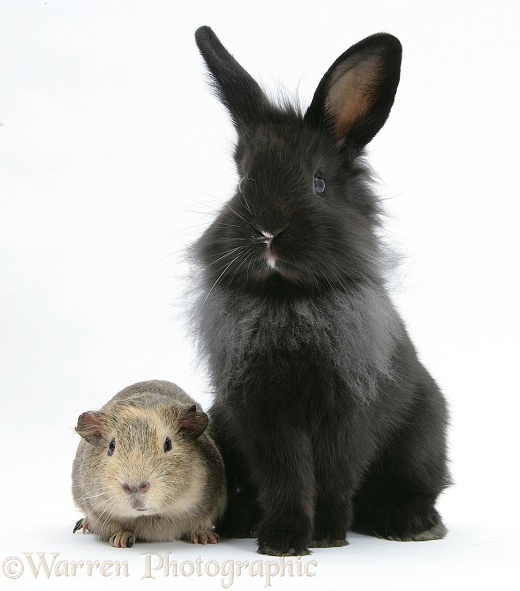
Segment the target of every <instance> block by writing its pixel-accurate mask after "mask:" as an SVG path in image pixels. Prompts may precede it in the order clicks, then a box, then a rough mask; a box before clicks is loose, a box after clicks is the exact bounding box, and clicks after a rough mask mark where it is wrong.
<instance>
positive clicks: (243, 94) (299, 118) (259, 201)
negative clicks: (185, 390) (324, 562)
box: [192, 27, 449, 555]
mask: <svg viewBox="0 0 520 591" xmlns="http://www.w3.org/2000/svg"><path fill="white" fill-rule="evenodd" d="M196 41H197V44H198V47H199V49H200V51H201V54H202V56H203V57H204V59H205V61H206V63H207V65H208V68H209V72H210V75H211V77H212V82H213V85H214V87H215V88H216V90H217V93H218V96H219V97H220V99H221V100H222V101H223V103H224V104H225V105H226V107H227V109H228V110H229V112H230V115H231V117H232V120H233V122H234V125H235V127H236V130H237V133H238V142H237V146H236V151H235V159H236V163H237V168H238V172H239V175H240V183H239V186H238V188H237V191H236V193H235V195H234V196H233V197H232V198H231V200H230V201H229V203H228V204H226V205H225V206H224V207H223V208H222V210H221V211H220V213H219V215H218V216H217V218H216V219H215V221H214V222H213V223H212V224H211V226H210V227H209V228H208V229H207V230H206V232H205V233H204V234H203V236H202V237H201V238H200V239H199V240H198V241H197V243H196V244H195V245H194V247H193V250H192V257H193V260H194V262H195V264H196V266H197V268H198V269H199V274H198V281H199V282H198V296H197V299H196V301H195V303H194V306H193V313H192V321H193V327H194V329H195V331H196V334H197V336H198V340H199V344H200V347H201V351H202V353H203V354H204V355H205V358H206V359H207V361H208V365H209V371H210V377H211V381H212V385H213V388H214V390H215V394H216V397H215V401H214V404H213V406H212V408H211V410H210V414H211V416H212V419H213V423H214V425H215V427H216V429H217V431H218V434H219V437H220V441H221V443H222V448H223V453H224V458H225V463H226V469H227V478H228V487H229V506H228V510H227V512H226V514H225V516H224V518H223V520H222V521H221V523H220V524H219V531H220V533H221V534H222V535H225V536H230V537H249V536H255V537H257V538H258V548H259V552H261V553H267V554H274V555H301V554H306V553H308V551H309V550H308V549H309V547H316V546H320V547H325V546H340V545H345V544H346V543H347V542H346V535H347V532H348V531H349V530H350V529H352V528H358V529H360V530H363V531H367V532H370V533H374V534H376V535H378V536H382V537H386V538H389V539H398V540H428V539H436V538H440V537H443V536H444V535H445V533H446V528H445V527H444V525H443V523H442V521H441V518H440V516H439V514H438V513H437V511H436V509H435V507H434V505H435V501H436V498H437V496H438V495H439V493H440V492H441V491H442V490H443V489H444V487H445V486H447V485H448V483H449V476H448V471H447V467H446V424H447V411H446V404H445V401H444V398H443V396H442V394H441V392H440V390H439V388H438V387H437V385H436V384H435V382H434V381H433V379H432V378H431V377H430V375H429V374H428V372H427V371H426V369H425V368H424V367H423V365H422V364H421V363H420V361H419V360H418V358H417V354H416V351H415V348H414V345H413V344H412V342H411V340H410V338H409V336H408V334H407V331H406V329H405V326H404V324H403V322H402V320H401V319H400V317H399V315H398V313H397V311H396V310H395V308H394V306H393V305H392V303H391V301H390V299H389V297H388V295H387V291H386V287H385V272H386V266H385V253H384V249H383V246H382V244H381V242H380V240H379V238H378V234H379V226H380V213H381V212H380V208H379V203H378V200H377V198H376V196H375V195H374V192H373V190H372V188H371V182H370V175H369V171H368V168H367V166H366V165H365V163H364V161H363V148H364V146H365V145H366V143H367V142H368V141H370V140H371V139H372V137H373V136H374V135H375V134H376V133H377V132H378V131H379V129H380V128H381V127H382V125H383V124H384V122H385V120H386V118H387V116H388V114H389V112H390V109H391V107H392V104H393V100H394V95H395V91H396V89H397V85H398V82H399V72H400V63H401V46H400V43H399V41H398V40H397V39H396V38H395V37H392V36H391V35H386V34H379V35H374V36H372V37H369V38H367V39H365V40H364V41H361V42H360V43H358V44H356V45H354V46H353V47H351V48H350V49H349V50H347V51H346V52H345V53H344V54H343V55H342V56H340V57H339V58H338V60H336V62H334V64H333V65H332V67H331V68H330V70H329V71H328V72H327V73H326V74H325V76H324V77H323V79H322V81H321V82H320V84H319V86H318V88H317V90H316V93H315V96H314V99H313V101H312V103H311V106H310V107H309V109H308V111H307V112H306V113H305V114H301V113H300V112H299V111H298V109H296V108H292V107H288V106H284V107H280V106H277V105H273V104H271V103H270V102H269V101H268V100H267V98H266V97H265V95H264V93H263V92H262V90H261V89H260V87H259V86H258V84H257V83H256V82H255V81H254V80H253V79H252V78H251V76H250V75H249V74H247V72H246V71H245V70H244V69H243V68H242V67H241V66H240V65H239V64H238V63H237V62H236V61H235V60H234V58H233V57H232V56H231V55H230V54H229V53H228V52H227V50H226V49H225V48H224V47H223V46H222V44H221V43H220V41H219V40H218V39H217V37H216V36H215V34H214V33H213V31H212V30H211V29H210V28H209V27H201V28H200V29H198V31H197V32H196ZM344 97H345V98H344ZM315 176H318V177H319V178H320V179H323V180H324V182H325V189H324V191H321V189H322V188H323V187H322V185H320V184H318V185H315V182H316V181H315Z"/></svg>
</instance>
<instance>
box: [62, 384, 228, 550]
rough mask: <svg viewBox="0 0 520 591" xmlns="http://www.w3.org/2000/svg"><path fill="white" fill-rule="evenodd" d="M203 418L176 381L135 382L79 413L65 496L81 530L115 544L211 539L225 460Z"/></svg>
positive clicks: (222, 497)
mask: <svg viewBox="0 0 520 591" xmlns="http://www.w3.org/2000/svg"><path fill="white" fill-rule="evenodd" d="M207 425H208V417H207V415H206V414H205V413H203V412H202V411H201V409H200V407H199V406H198V405H196V403H195V402H194V401H193V400H192V399H191V398H190V397H189V396H188V395H187V394H186V393H185V392H184V391H183V390H182V389H181V388H179V387H178V386H176V385H175V384H172V383H170V382H165V381H148V382H139V383H137V384H134V385H133V386H129V387H127V388H125V389H124V390H122V391H121V392H119V393H118V394H116V395H115V396H114V397H113V398H112V399H111V400H110V401H109V402H107V403H106V404H105V405H104V406H103V407H102V408H101V410H100V411H89V412H85V413H83V414H82V415H80V417H79V419H78V425H77V427H76V431H77V432H78V433H79V434H80V435H81V436H82V439H81V441H80V442H79V446H78V450H77V453H76V457H75V459H74V464H73V468H72V494H73V497H74V500H75V502H76V504H77V506H78V507H79V508H80V509H81V510H82V511H83V512H84V514H85V517H84V518H83V519H81V520H80V521H78V523H77V524H76V527H75V528H74V531H76V530H77V529H80V528H82V529H83V531H86V530H88V531H90V532H92V533H94V534H96V535H97V536H98V537H99V538H100V539H101V540H105V541H106V540H109V541H110V543H111V544H112V545H113V546H116V547H130V546H132V545H133V543H134V542H135V541H138V540H140V541H147V542H166V541H172V540H177V539H184V540H187V541H190V542H193V543H202V544H206V543H216V542H218V536H217V535H216V534H215V533H214V532H213V531H212V526H213V524H214V522H215V521H216V519H217V518H218V517H219V516H221V514H222V513H223V511H224V509H225V505H226V488H225V478H224V464H223V461H222V457H221V455H220V452H219V449H218V447H217V444H216V443H215V440H214V438H213V435H212V433H211V429H210V428H207Z"/></svg>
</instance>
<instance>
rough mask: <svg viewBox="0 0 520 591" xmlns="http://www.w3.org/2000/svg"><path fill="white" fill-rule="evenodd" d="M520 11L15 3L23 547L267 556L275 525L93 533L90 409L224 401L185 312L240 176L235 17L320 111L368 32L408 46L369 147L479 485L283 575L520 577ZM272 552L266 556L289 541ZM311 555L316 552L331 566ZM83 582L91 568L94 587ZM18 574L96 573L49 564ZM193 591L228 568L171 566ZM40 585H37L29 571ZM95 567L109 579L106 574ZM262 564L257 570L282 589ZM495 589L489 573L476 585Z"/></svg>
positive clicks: (0, 121)
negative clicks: (81, 430) (87, 441)
mask: <svg viewBox="0 0 520 591" xmlns="http://www.w3.org/2000/svg"><path fill="white" fill-rule="evenodd" d="M519 7H520V5H519V4H518V2H515V1H510V2H506V1H500V0H491V1H487V2H483V1H477V0H474V1H471V2H470V1H466V2H462V1H458V2H456V1H453V0H449V1H448V0H445V1H441V0H438V1H436V2H430V1H425V2H419V1H412V0H410V1H401V2H398V1H390V0H387V1H383V0H381V1H367V0H363V1H362V0H359V1H349V0H341V1H340V0H320V1H317V0H314V1H312V2H310V1H306V0H289V1H282V0H277V1H273V0H264V1H263V2H261V3H249V2H246V1H245V0H237V1H231V0H219V1H214V0H189V1H183V0H182V1H169V2H167V1H163V2H157V1H146V0H142V1H140V2H131V1H126V2H122V1H121V2H118V1H112V2H109V1H106V2H100V1H94V0H89V1H83V2H74V1H65V0H63V1H61V2H58V1H53V0H48V1H47V2H43V1H38V2H37V1H33V2H31V1H20V2H17V1H16V2H15V1H14V0H13V1H8V0H6V1H4V2H2V4H1V5H0V204H1V209H0V278H1V279H0V281H1V283H0V322H1V325H0V363H1V373H0V386H1V387H0V396H1V409H0V416H1V425H2V428H1V432H0V450H1V451H0V453H1V460H0V461H1V464H0V467H1V472H0V474H1V481H0V508H1V515H2V523H1V541H0V562H3V561H4V560H5V559H6V558H8V557H10V556H15V557H17V556H19V557H22V558H23V554H22V553H23V552H45V553H52V552H56V553H60V556H59V558H58V560H65V561H72V560H94V559H98V560H128V561H129V564H130V572H131V576H130V578H129V579H125V578H124V577H120V578H114V579H113V580H112V581H110V584H111V585H121V586H122V585H125V587H128V585H129V584H130V585H131V586H133V585H137V584H141V585H147V584H149V585H153V583H149V582H148V581H146V580H145V581H142V582H141V583H139V581H140V579H141V577H142V576H143V575H144V573H145V571H144V558H143V557H142V556H141V554H143V553H146V552H151V551H153V552H159V553H161V554H163V555H164V554H165V553H166V552H172V553H173V555H174V556H173V559H177V560H179V561H182V560H191V561H195V560H196V559H197V558H198V557H201V558H202V559H203V560H205V561H209V560H217V561H219V562H220V564H222V563H224V561H226V560H230V559H236V560H238V559H241V560H250V561H254V560H257V559H260V557H259V556H258V555H256V554H255V553H254V548H255V546H254V542H253V540H247V541H227V542H225V543H222V544H220V545H219V546H218V547H204V548H203V547H192V546H189V545H187V544H183V543H181V542H177V543H174V544H156V545H145V544H142V545H138V546H135V547H134V548H132V549H129V550H125V551H119V550H116V549H112V548H110V547H109V546H108V545H106V544H102V543H100V542H98V541H97V540H96V539H95V538H94V537H93V536H88V535H86V536H81V535H80V534H76V535H75V536H73V535H72V533H71V531H72V525H73V523H74V522H75V521H76V519H77V518H78V517H80V514H79V513H78V511H77V509H75V508H74V506H73V503H72V500H71V496H70V470H71V464H72V459H73V457H74V453H75V449H76V445H77V442H78V437H77V435H76V434H75V433H74V426H75V424H76V419H77V416H78V415H79V414H80V413H81V412H83V411H85V410H89V409H96V408H99V407H100V406H101V405H102V404H103V403H104V402H105V401H106V400H108V399H109V398H110V397H111V396H113V394H115V393H116V392H117V391H118V390H120V389H121V388H123V387H125V386H127V385H129V384H131V383H133V382H136V381H140V380H145V379H153V378H161V379H168V380H172V381H175V382H177V383H178V384H179V385H181V386H182V387H184V388H185V389H186V390H187V391H188V392H189V393H190V394H191V395H192V396H193V397H194V398H197V399H198V400H200V401H201V402H202V403H203V404H204V405H205V406H207V405H208V404H209V402H210V400H211V395H210V392H209V390H208V388H207V385H206V383H205V381H204V377H203V372H202V369H200V368H198V367H197V366H196V364H195V363H194V361H195V353H194V351H193V348H192V346H191V341H190V340H189V339H187V338H186V331H185V328H184V324H183V315H182V314H183V312H182V305H180V304H182V293H183V277H184V275H185V270H186V268H185V265H184V263H183V261H182V253H183V249H184V248H185V246H186V245H187V244H189V243H190V242H191V241H193V240H194V239H195V238H196V236H197V235H198V234H199V233H200V232H201V231H202V229H203V228H204V227H205V225H207V224H208V223H209V221H210V220H211V216H212V215H213V213H214V212H215V211H216V210H217V209H218V207H219V205H220V203H222V202H223V201H225V200H226V199H227V197H228V196H229V195H230V194H231V192H232V190H233V187H234V185H235V183H236V178H235V173H234V170H233V165H232V160H231V147H232V142H233V139H234V132H233V129H232V127H231V124H230V122H229V120H228V118H227V116H226V114H225V112H224V110H223V108H222V107H221V106H220V105H219V104H218V102H217V100H216V99H215V98H214V97H213V96H212V95H211V92H210V90H209V88H208V87H207V85H206V83H205V74H204V69H203V66H202V61H201V59H200V57H199V55H198V52H197V50H196V47H195V43H194V40H193V33H194V30H195V29H196V28H197V27H198V26H199V25H202V24H209V25H211V26H212V27H213V28H214V30H215V31H216V33H217V34H218V35H219V37H220V38H221V40H222V41H223V43H224V44H225V45H226V46H227V47H228V48H229V49H230V51H231V52H232V53H233V54H234V55H235V56H236V57H237V58H238V60H239V61H240V62H241V63H242V64H243V65H244V67H245V68H246V69H248V70H249V71H250V73H251V74H252V75H253V76H255V77H256V78H257V79H259V80H260V81H261V83H262V84H263V85H264V86H266V87H267V88H269V89H270V91H272V92H273V93H276V92H277V89H279V88H280V84H281V85H283V87H285V88H286V89H288V91H289V92H291V93H293V92H294V93H296V92H297V93H298V96H299V97H300V100H301V102H302V104H304V105H307V104H308V103H309V101H310V99H311V97H312V93H313V90H314V88H315V87H316V85H317V84H318V82H319V79H320V78H321V76H322V75H323V73H324V72H325V71H326V69H327V68H328V67H329V66H330V64H331V63H332V62H333V61H334V60H335V59H336V57H337V56H338V55H339V54H341V53H342V52H343V51H344V50H345V49H347V48H348V47H349V46H350V45H351V44H353V43H355V42H356V41H358V40H360V39H362V38H363V37H365V36H367V35H369V34H372V33H375V32H379V31H388V32H391V33H393V34H395V35H396V36H398V37H399V38H400V39H401V41H402V43H403V46H404V57H403V68H402V79H401V85H400V88H399V90H398V94H397V99H396V103H395V106H394V108H393V111H392V113H391V116H390V119H389V121H388V122H387V124H386V126H385V127H384V128H383V130H382V131H381V132H380V134H379V135H378V136H377V137H376V138H375V139H374V140H373V142H372V144H371V145H370V146H369V148H370V149H369V155H370V160H371V163H372V165H373V166H374V168H375V169H376V171H377V172H378V173H379V175H380V177H381V179H382V182H381V184H380V187H379V191H380V193H381V196H382V197H383V198H384V200H385V207H386V210H387V212H388V219H387V223H386V228H387V236H388V237H389V239H390V241H391V242H392V244H394V245H395V246H397V248H398V249H399V250H400V252H402V253H403V254H404V259H403V263H402V265H401V267H400V269H399V272H398V273H397V274H396V276H395V278H394V281H393V297H394V299H395V301H396V303H397V305H398V307H399V309H400V310H401V311H402V314H403V316H404V318H405V319H406V322H407V324H408V326H409V329H410V332H411V334H412V337H413V338H414V341H415V342H416V344H417V346H418V349H419V352H420V355H421V358H422V359H423V360H424V362H425V364H426V365H427V367H428V368H429V369H430V370H431V371H432V373H433V375H434V376H435V377H436V379H437V380H438V382H439V384H440V385H441V386H442V388H443V390H444V391H445V393H446V396H447V398H448V400H449V404H450V408H451V414H452V424H451V429H450V448H451V452H450V453H451V459H452V470H453V476H454V478H455V481H456V485H455V486H453V487H452V488H451V489H450V490H449V491H447V492H446V493H445V494H444V495H443V497H442V498H441V500H440V502H439V507H440V509H441V511H442V513H443V516H444V520H445V522H446V524H447V525H448V527H449V529H450V534H449V536H448V537H447V538H446V539H445V540H443V541H436V542H428V543H427V542H425V543H416V544H413V543H411V544H403V543H396V542H387V541H384V540H377V539H374V538H368V537H364V536H359V535H352V536H351V537H350V539H351V544H350V546H348V547H347V548H341V549H319V550H316V551H315V552H314V554H313V556H312V557H311V559H312V560H316V561H317V562H318V567H317V568H316V569H315V572H316V576H315V577H313V578H306V577H303V578H300V579H297V578H296V577H293V578H292V579H291V578H290V577H288V576H286V577H284V578H283V579H281V578H278V579H275V580H274V581H273V585H274V587H275V588H278V589H293V588H299V589H307V588H308V589H314V588H316V589H332V588H334V589H336V588H338V586H339V587H340V588H345V589H349V588H360V587H361V586H362V588H364V589H375V588H380V587H381V585H384V587H385V588H386V589H401V588H403V587H406V586H411V585H414V586H420V587H421V588H422V589H434V588H435V589H438V588H439V586H440V585H444V588H446V589H455V588H459V586H461V585H463V588H471V589H481V588H482V589H483V588H488V587H489V586H490V585H495V586H496V587H497V588H500V589H510V588H513V587H515V588H516V584H517V583H518V576H517V571H516V568H515V567H516V560H517V558H518V549H519V547H518V542H517V536H518V533H517V530H518V525H519V523H518V510H517V506H518V505H517V503H518V501H517V499H516V497H517V492H518V489H517V484H516V474H517V472H518V458H517V454H516V451H517V441H518V434H517V423H518V419H517V415H518V409H519V406H518V395H519V386H518V363H519V344H518V343H519V338H518V335H519V328H520V326H519V324H520V323H519V314H518V303H519V301H520V293H519V289H518V281H517V276H518V272H519V256H518V255H519V252H520V248H519V246H520V245H519V242H520V240H519V230H518V219H519V213H520V208H519V205H518V201H519V196H518V188H517V185H518V178H519V161H520V158H519V156H520V154H519V150H518V137H519V131H520V129H519V115H518V113H519V110H520V107H519V105H520V84H519V82H518V79H519V72H520V57H519V56H520V44H519V42H518V25H519V23H520V18H519V17H520V8H519ZM265 560H267V558H265ZM306 560H309V559H306ZM81 577H83V578H84V575H82V576H80V575H77V577H76V579H79V578H81ZM0 579H2V580H1V583H0V585H1V586H2V588H4V585H6V586H9V588H11V587H12V588H21V587H20V585H22V586H23V588H24V589H25V588H28V587H32V586H34V587H42V586H45V585H47V586H48V585H49V584H51V585H52V586H53V588H55V586H56V585H58V586H59V585H60V584H61V585H63V584H66V585H68V584H74V581H73V580H71V577H69V578H68V579H67V578H66V577H61V578H57V577H56V576H54V575H53V576H52V577H51V580H50V582H49V581H47V580H46V579H44V578H43V573H41V574H40V576H39V577H38V578H37V579H34V577H33V575H32V574H31V572H30V568H29V566H28V565H27V562H25V572H24V573H23V574H22V575H21V577H20V578H19V579H17V580H13V581H10V580H8V579H6V578H5V577H4V575H3V574H2V573H1V572H0ZM157 580H159V581H162V583H163V584H167V585H169V586H175V588H182V589H184V588H188V587H190V588H193V587H200V588H202V586H203V587H204V588H205V589H217V588H221V586H220V578H219V577H218V576H217V577H213V578H212V577H209V576H206V575H204V576H203V577H197V576H195V575H194V576H192V577H185V578H183V577H177V578H174V577H173V576H170V577H169V578H167V577H165V576H164V574H163V573H162V574H161V573H160V574H158V575H157ZM22 581H23V583H22ZM89 583H90V584H93V585H96V586H98V587H104V585H106V584H108V583H107V582H106V580H105V579H104V578H103V577H102V576H101V575H100V574H99V573H97V574H96V573H95V574H93V575H92V577H90V581H89ZM264 585H265V580H264V579H262V578H261V577H252V576H250V575H249V574H243V575H242V576H241V577H239V578H237V579H236V581H235V583H234V585H233V586H232V588H237V589H240V588H248V589H261V588H264ZM469 585H471V587H469Z"/></svg>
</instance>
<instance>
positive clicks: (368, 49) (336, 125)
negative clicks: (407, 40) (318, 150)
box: [305, 33, 402, 150]
mask: <svg viewBox="0 0 520 591" xmlns="http://www.w3.org/2000/svg"><path fill="white" fill-rule="evenodd" d="M401 54H402V48H401V43H400V42H399V40H398V39H397V38H396V37H394V36H392V35H388V34H386V33H380V34H377V35H372V36H371V37H367V38H366V39H364V40H363V41H360V42H359V43H356V45H353V46H352V47H351V48H350V49H348V50H347V51H346V52H345V53H343V54H342V55H341V56H340V57H339V58H338V59H337V60H336V61H335V62H334V63H333V64H332V66H331V67H330V69H329V70H328V72H327V73H326V74H325V76H323V78H322V79H321V82H320V83H319V85H318V88H317V89H316V92H315V93H314V98H313V99H312V103H311V105H310V107H309V109H308V110H307V113H306V114H305V120H306V121H310V122H312V123H315V124H316V125H318V126H323V125H327V126H330V127H331V128H332V131H333V133H334V134H335V136H336V140H337V143H338V146H343V145H346V144H349V145H350V146H352V147H353V148H354V149H356V150H361V149H363V148H364V147H365V145H366V144H368V142H369V141H370V140H371V139H372V138H373V137H374V136H375V135H376V133H377V132H378V131H379V130H380V129H381V127H383V124H384V123H385V121H386V119H387V117H388V114H389V113H390V109H391V108H392V105H393V102H394V97H395V93H396V90H397V86H398V84H399V76H400V71H401Z"/></svg>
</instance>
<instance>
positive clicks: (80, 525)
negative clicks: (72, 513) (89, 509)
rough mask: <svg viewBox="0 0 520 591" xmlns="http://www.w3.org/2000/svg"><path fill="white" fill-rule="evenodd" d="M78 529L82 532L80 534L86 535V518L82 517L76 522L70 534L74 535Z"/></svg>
mask: <svg viewBox="0 0 520 591" xmlns="http://www.w3.org/2000/svg"><path fill="white" fill-rule="evenodd" d="M79 529H80V530H81V531H82V533H86V532H87V531H88V521H87V518H86V517H82V518H81V519H78V521H76V525H75V526H74V529H73V530H72V533H73V534H75V533H76V532H77V531H78V530H79Z"/></svg>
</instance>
